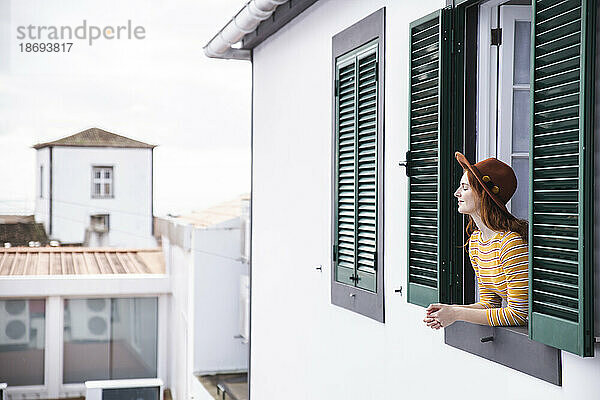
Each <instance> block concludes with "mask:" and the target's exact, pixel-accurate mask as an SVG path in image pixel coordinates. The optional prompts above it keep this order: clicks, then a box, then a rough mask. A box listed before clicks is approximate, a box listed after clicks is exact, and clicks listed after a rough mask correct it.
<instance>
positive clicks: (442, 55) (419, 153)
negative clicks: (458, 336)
mask: <svg viewBox="0 0 600 400" xmlns="http://www.w3.org/2000/svg"><path fill="white" fill-rule="evenodd" d="M449 13H450V11H449V10H448V9H444V10H439V11H436V12H434V13H432V14H430V15H428V16H426V17H423V18H421V19H419V20H418V21H415V22H413V23H412V24H411V25H410V61H409V63H410V97H409V138H408V148H409V153H408V159H409V160H408V167H407V173H408V175H409V188H408V189H409V190H408V193H409V194H408V197H409V201H408V301H409V302H410V303H413V304H418V305H422V306H427V305H429V304H430V303H434V302H437V301H441V300H442V298H443V293H442V292H441V282H443V281H445V280H446V278H445V277H443V276H441V275H442V272H443V271H444V270H445V262H446V259H445V254H447V251H448V249H446V248H445V247H449V246H447V242H446V240H447V237H448V235H449V228H446V229H443V226H446V227H447V226H448V225H447V224H448V222H449V215H448V213H447V212H446V210H445V209H444V208H443V207H442V204H445V202H444V201H443V196H445V195H448V188H449V187H450V185H451V182H450V181H449V180H448V179H446V176H447V174H441V173H440V172H441V168H440V167H441V166H447V162H448V159H449V158H450V157H453V154H451V153H452V152H451V151H449V150H450V149H448V148H447V147H448V145H447V143H448V141H449V136H450V128H449V125H448V123H447V122H448V115H447V114H449V112H448V111H446V113H444V112H443V110H449V108H448V106H447V99H448V98H449V94H448V93H447V89H446V88H447V87H448V84H449V82H448V81H449V76H448V72H449V63H448V54H449V40H448V21H449V18H448V15H449Z"/></svg>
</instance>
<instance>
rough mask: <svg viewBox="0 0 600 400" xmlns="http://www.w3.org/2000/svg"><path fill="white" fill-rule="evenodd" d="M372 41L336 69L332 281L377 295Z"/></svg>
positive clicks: (374, 48)
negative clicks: (333, 270)
mask: <svg viewBox="0 0 600 400" xmlns="http://www.w3.org/2000/svg"><path fill="white" fill-rule="evenodd" d="M377 51H378V50H377V42H376V41H375V42H371V43H369V44H367V45H365V46H362V47H361V48H359V49H358V50H355V51H353V52H351V53H350V54H347V55H344V56H343V57H340V59H339V60H338V62H337V64H336V82H337V83H336V84H337V96H336V97H337V99H336V172H335V184H336V188H335V201H334V203H335V238H334V240H335V241H334V261H335V276H336V281H338V282H341V283H345V284H348V285H353V286H357V287H360V288H362V289H366V290H369V291H372V292H375V291H376V290H377V279H376V260H377V253H376V249H377V235H376V232H377V200H378V199H377V98H378V93H377V68H378V58H377V56H378V53H377Z"/></svg>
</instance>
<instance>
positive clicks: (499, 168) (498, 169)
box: [454, 151, 517, 215]
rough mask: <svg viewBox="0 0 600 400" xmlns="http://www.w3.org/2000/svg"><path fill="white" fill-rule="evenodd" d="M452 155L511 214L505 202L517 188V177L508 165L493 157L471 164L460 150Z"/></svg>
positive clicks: (502, 208)
mask: <svg viewBox="0 0 600 400" xmlns="http://www.w3.org/2000/svg"><path fill="white" fill-rule="evenodd" d="M454 156H455V157H456V160H457V161H458V162H459V163H460V165H461V166H462V167H463V169H468V170H469V171H471V172H472V173H473V175H475V177H476V178H477V180H478V181H479V183H480V184H481V186H483V189H484V190H485V191H486V192H487V194H489V195H490V197H491V198H492V200H494V202H495V203H496V204H497V205H498V207H500V209H501V210H502V211H504V212H505V213H507V214H508V215H512V214H511V213H510V212H509V211H508V209H507V208H506V203H507V202H508V201H509V200H510V198H511V197H512V196H513V194H515V191H516V190H517V177H516V176H515V172H514V171H513V169H512V168H511V167H510V165H507V164H505V163H503V162H502V161H500V160H498V159H497V158H494V157H492V158H488V159H486V160H483V161H479V162H478V163H477V164H475V165H471V163H470V162H469V161H468V160H467V158H466V157H465V156H464V155H462V154H461V153H460V152H458V151H457V152H456V153H454Z"/></svg>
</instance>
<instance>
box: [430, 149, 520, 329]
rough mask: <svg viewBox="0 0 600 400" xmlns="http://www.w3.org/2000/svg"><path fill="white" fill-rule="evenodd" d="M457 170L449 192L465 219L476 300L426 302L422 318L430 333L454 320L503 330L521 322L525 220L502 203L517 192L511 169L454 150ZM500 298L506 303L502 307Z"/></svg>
mask: <svg viewBox="0 0 600 400" xmlns="http://www.w3.org/2000/svg"><path fill="white" fill-rule="evenodd" d="M455 156H456V159H457V160H458V162H459V163H460V165H461V166H462V167H463V170H464V174H463V176H462V178H461V180H460V186H459V188H458V189H457V190H456V192H454V196H455V197H456V198H457V199H458V212H460V213H461V214H466V215H468V217H467V218H468V221H469V223H468V225H467V229H466V231H467V234H468V235H470V238H469V258H470V259H471V265H472V266H473V269H474V270H475V275H476V276H477V283H478V286H479V302H477V303H475V304H469V305H447V304H431V305H430V306H429V307H428V308H427V315H426V317H425V319H424V320H423V321H424V322H425V323H426V324H427V326H429V327H431V328H433V329H440V328H442V327H447V326H449V325H451V324H452V323H454V322H455V321H466V322H473V323H476V324H481V325H492V326H508V325H525V324H526V323H527V304H528V303H527V290H528V279H527V278H528V276H527V275H528V253H527V221H524V220H519V219H517V218H516V217H514V216H513V215H512V214H511V213H510V212H509V211H508V209H507V208H506V203H507V202H508V200H510V198H511V197H512V195H513V194H514V193H515V190H516V189H517V178H516V176H515V173H514V171H513V170H512V168H511V167H510V166H508V165H506V164H505V163H503V162H502V161H500V160H498V159H496V158H488V159H487V160H484V161H480V162H478V163H477V164H475V165H471V164H470V163H469V161H468V160H467V159H466V158H465V156H464V155H462V154H461V153H459V152H456V154H455ZM502 300H505V301H506V303H507V306H506V307H504V308H503V307H502Z"/></svg>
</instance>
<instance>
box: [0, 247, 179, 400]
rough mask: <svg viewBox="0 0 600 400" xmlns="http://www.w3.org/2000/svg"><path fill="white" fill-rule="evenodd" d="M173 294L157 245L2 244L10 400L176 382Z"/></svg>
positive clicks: (0, 354) (2, 340)
mask: <svg viewBox="0 0 600 400" xmlns="http://www.w3.org/2000/svg"><path fill="white" fill-rule="evenodd" d="M169 292H170V280H169V276H168V275H166V274H165V263H164V257H163V254H162V252H161V251H160V249H157V248H153V249H135V248H126V249H124V248H84V247H41V248H30V247H11V248H0V381H1V382H2V383H6V384H8V389H7V392H8V393H7V397H6V400H17V399H18V400H21V399H32V398H36V399H39V398H42V399H47V398H50V399H58V398H73V397H77V396H83V395H84V394H85V393H86V388H85V386H84V383H85V382H86V381H90V380H92V381H98V380H111V381H115V380H127V379H144V378H146V379H158V380H161V381H163V382H168V381H167V378H168V376H167V375H166V371H167V370H166V365H167V360H168V354H167V337H168V325H167V324H166V321H167V304H168V301H169ZM110 383H111V384H113V382H110ZM114 384H118V383H114Z"/></svg>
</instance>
